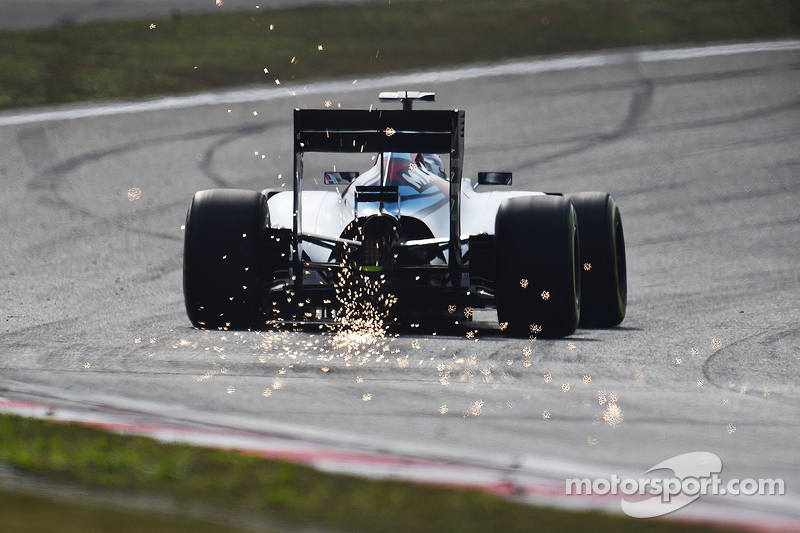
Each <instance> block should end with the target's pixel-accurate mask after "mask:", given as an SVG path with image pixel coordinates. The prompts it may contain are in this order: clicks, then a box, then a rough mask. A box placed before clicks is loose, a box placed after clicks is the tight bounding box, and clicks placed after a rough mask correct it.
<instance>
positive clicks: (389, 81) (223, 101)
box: [0, 41, 800, 127]
mask: <svg viewBox="0 0 800 533" xmlns="http://www.w3.org/2000/svg"><path fill="white" fill-rule="evenodd" d="M796 50H800V41H774V42H761V43H746V44H731V45H720V46H704V47H695V48H674V49H663V50H628V51H621V52H603V53H597V54H588V55H577V56H568V57H554V58H548V59H531V60H526V61H511V62H507V63H502V64H499V65H490V66H476V67H465V68H458V69H450V70H438V71H428V72H420V73H406V74H397V75H392V76H385V77H380V78H367V79H364V80H358V81H357V83H356V82H353V81H332V82H316V83H311V84H308V85H304V86H302V87H293V88H288V89H287V88H274V87H270V88H261V87H259V88H249V89H236V90H232V91H224V92H206V93H200V94H195V95H190V96H170V97H166V98H158V99H148V100H139V101H130V102H113V103H106V104H94V105H82V106H78V107H70V108H62V109H55V110H50V111H32V112H23V113H12V114H5V115H0V127H1V126H17V125H22V124H34V123H37V122H51V121H58V120H72V119H79V118H91V117H102V116H109V115H125V114H129V113H144V112H148V111H163V110H168V109H185V108H190V107H199V106H206V105H227V104H238V103H245V102H264V101H270V100H278V99H281V98H292V97H295V96H297V94H298V93H302V94H321V93H334V92H339V93H341V92H348V91H352V90H354V89H357V90H377V89H386V88H387V87H391V86H397V85H409V84H413V85H415V86H420V85H425V84H433V83H448V82H455V81H464V80H474V79H477V78H486V77H495V76H519V75H529V74H540V73H543V72H558V71H565V70H575V69H581V68H596V67H604V66H611V65H619V64H623V63H657V62H661V61H680V60H686V59H699V58H708V57H719V56H729V55H736V54H752V53H759V52H787V51H796Z"/></svg>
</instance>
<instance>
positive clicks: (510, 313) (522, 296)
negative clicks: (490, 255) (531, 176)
mask: <svg viewBox="0 0 800 533" xmlns="http://www.w3.org/2000/svg"><path fill="white" fill-rule="evenodd" d="M579 261H580V252H579V243H578V222H577V218H576V216H575V211H574V209H573V207H572V204H570V202H569V200H567V199H566V198H563V197H561V196H522V197H517V198H509V199H507V200H504V201H503V203H502V204H500V208H499V209H498V211H497V216H496V218H495V269H496V270H495V272H496V273H497V277H496V280H495V298H496V305H497V317H498V319H499V320H500V323H501V326H502V325H503V324H505V325H506V326H505V327H506V332H507V333H508V334H510V335H514V336H530V335H536V336H542V337H563V336H566V335H571V334H572V333H574V332H575V329H576V328H577V326H578V320H579V317H580V273H579V271H578V268H579Z"/></svg>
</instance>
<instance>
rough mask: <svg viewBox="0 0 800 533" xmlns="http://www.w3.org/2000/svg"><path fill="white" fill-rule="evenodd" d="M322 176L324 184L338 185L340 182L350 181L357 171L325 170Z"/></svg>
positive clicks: (356, 174) (355, 176)
mask: <svg viewBox="0 0 800 533" xmlns="http://www.w3.org/2000/svg"><path fill="white" fill-rule="evenodd" d="M322 177H323V183H324V184H325V185H338V184H339V183H342V182H347V183H352V182H353V180H354V179H356V178H357V177H358V172H325V173H324V174H323V175H322Z"/></svg>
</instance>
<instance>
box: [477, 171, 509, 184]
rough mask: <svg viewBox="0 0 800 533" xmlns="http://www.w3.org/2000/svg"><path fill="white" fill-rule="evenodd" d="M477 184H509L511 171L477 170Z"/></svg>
mask: <svg viewBox="0 0 800 533" xmlns="http://www.w3.org/2000/svg"><path fill="white" fill-rule="evenodd" d="M478 184H479V185H511V172H478Z"/></svg>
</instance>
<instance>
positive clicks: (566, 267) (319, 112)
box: [183, 91, 627, 337]
mask: <svg viewBox="0 0 800 533" xmlns="http://www.w3.org/2000/svg"><path fill="white" fill-rule="evenodd" d="M380 100H381V101H384V102H386V101H389V102H401V103H402V104H403V109H402V110H400V109H390V110H378V109H372V108H370V110H350V109H295V110H294V173H293V190H292V191H285V190H275V189H266V190H264V191H246V190H238V189H213V190H205V191H200V192H198V193H196V194H195V195H194V198H193V199H192V202H191V204H190V206H189V211H188V213H187V215H186V226H185V243H184V263H183V287H184V295H185V301H186V311H187V313H188V315H189V319H190V320H191V321H192V323H193V324H194V325H195V326H196V327H199V328H232V329H261V328H265V327H266V325H268V324H270V325H272V324H274V323H275V320H276V319H278V320H281V319H283V320H292V321H313V320H325V319H329V318H334V319H335V317H336V316H337V315H338V316H341V315H342V313H343V311H342V309H343V307H346V306H347V303H348V300H349V299H356V298H358V299H370V300H374V303H375V304H376V305H377V304H378V303H380V304H381V305H384V306H385V307H386V314H387V317H391V320H393V321H399V322H401V323H415V322H416V323H420V322H424V323H425V324H431V323H432V322H434V321H439V320H453V319H454V317H458V318H460V319H461V320H465V319H469V318H470V317H471V315H472V309H475V308H496V310H497V316H498V321H499V323H500V327H501V329H503V330H504V331H505V332H506V333H508V334H511V335H515V336H530V335H538V336H547V337H562V336H565V335H570V334H572V333H573V332H574V331H575V329H576V328H577V327H578V325H579V324H580V325H581V326H582V327H611V326H615V325H617V324H619V323H620V322H621V321H622V320H623V318H624V317H625V309H626V297H627V281H626V269H625V241H624V237H623V231H622V219H621V217H620V213H619V208H618V207H617V204H616V202H614V199H613V198H612V197H611V196H610V195H609V194H608V193H598V192H583V193H577V194H572V195H569V196H566V195H563V194H560V193H543V192H531V191H512V190H500V189H499V188H496V187H495V188H492V189H490V190H487V191H485V192H484V191H479V188H480V187H479V186H480V185H510V184H511V174H510V173H507V172H481V173H479V174H478V179H477V183H473V182H472V181H471V180H470V179H468V178H462V175H461V174H462V166H463V160H464V111H463V110H416V109H412V102H414V101H432V100H434V95H433V93H418V92H405V91H403V92H397V93H381V95H380ZM311 152H325V153H350V154H360V153H371V154H375V155H374V164H373V166H372V167H371V168H369V169H368V170H366V171H365V172H363V173H361V174H359V173H357V172H341V171H339V172H336V171H335V170H331V171H327V172H324V174H323V181H324V182H325V184H327V185H329V187H328V189H327V190H303V179H304V178H303V163H304V155H305V154H307V153H311ZM440 155H444V156H446V159H447V163H448V164H447V165H445V163H444V162H443V160H442V158H441V157H440ZM446 167H449V168H446ZM579 221H580V230H579V226H578V222H579Z"/></svg>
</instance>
